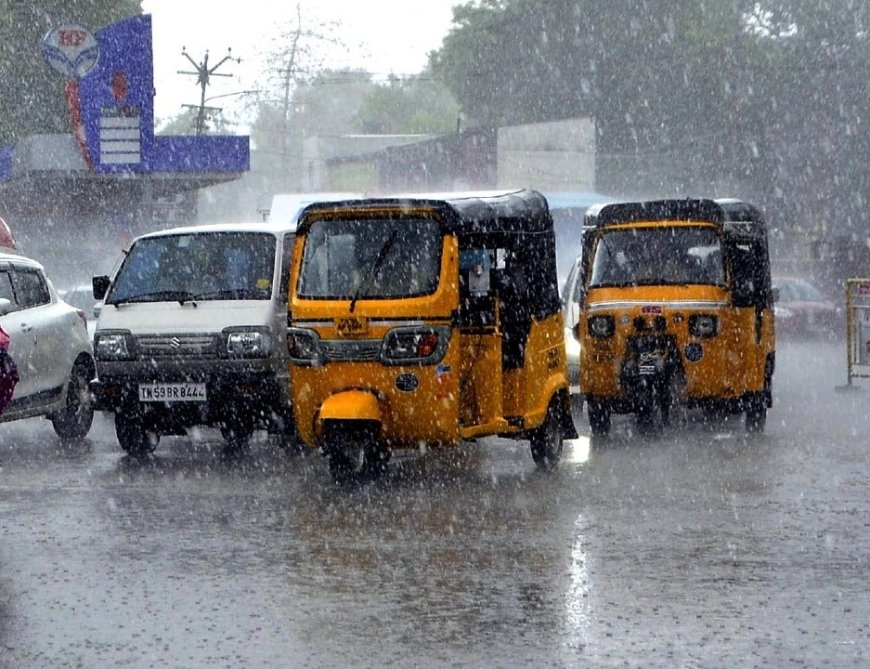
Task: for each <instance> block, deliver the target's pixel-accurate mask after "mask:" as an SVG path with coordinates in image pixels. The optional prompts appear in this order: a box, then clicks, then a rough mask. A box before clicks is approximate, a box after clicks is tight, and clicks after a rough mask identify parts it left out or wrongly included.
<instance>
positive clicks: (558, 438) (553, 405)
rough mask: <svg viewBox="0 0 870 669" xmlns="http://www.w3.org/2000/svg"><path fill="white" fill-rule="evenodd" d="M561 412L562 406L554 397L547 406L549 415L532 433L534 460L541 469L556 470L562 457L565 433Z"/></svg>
mask: <svg viewBox="0 0 870 669" xmlns="http://www.w3.org/2000/svg"><path fill="white" fill-rule="evenodd" d="M561 412H562V407H561V406H560V403H559V402H558V401H557V399H556V398H555V397H554V398H553V400H552V401H551V402H550V406H549V407H548V408H547V417H546V418H544V422H543V424H542V425H541V426H540V427H539V428H538V429H536V430H534V431H533V432H532V433H531V435H530V439H529V442H530V446H531V449H532V460H534V461H535V464H536V465H537V466H538V469H540V470H541V471H545V472H551V471H554V470H555V469H556V468H557V467H558V466H559V460H560V459H561V458H562V446H563V444H564V441H565V434H564V431H563V425H564V418H563V416H562V414H561Z"/></svg>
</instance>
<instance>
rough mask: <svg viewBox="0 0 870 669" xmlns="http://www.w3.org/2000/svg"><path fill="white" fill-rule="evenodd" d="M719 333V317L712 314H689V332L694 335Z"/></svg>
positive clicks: (705, 335) (704, 335)
mask: <svg viewBox="0 0 870 669" xmlns="http://www.w3.org/2000/svg"><path fill="white" fill-rule="evenodd" d="M718 333H719V319H718V318H716V316H713V315H712V314H693V315H692V316H689V334H691V335H693V336H695V337H713V336H715V335H716V334H718Z"/></svg>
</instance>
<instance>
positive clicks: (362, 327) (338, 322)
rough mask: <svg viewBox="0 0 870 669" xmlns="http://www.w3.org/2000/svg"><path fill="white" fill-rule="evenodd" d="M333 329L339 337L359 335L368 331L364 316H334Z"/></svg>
mask: <svg viewBox="0 0 870 669" xmlns="http://www.w3.org/2000/svg"><path fill="white" fill-rule="evenodd" d="M335 329H336V330H337V331H338V335H339V336H340V337H359V336H360V335H363V334H365V333H366V332H368V329H369V324H368V321H367V320H366V319H365V318H357V317H355V316H351V317H350V318H336V319H335Z"/></svg>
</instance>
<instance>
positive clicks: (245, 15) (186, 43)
mask: <svg viewBox="0 0 870 669" xmlns="http://www.w3.org/2000/svg"><path fill="white" fill-rule="evenodd" d="M458 2H460V0H371V1H369V2H362V1H360V0H300V1H299V7H300V8H301V12H302V25H303V27H307V26H311V27H312V28H316V27H317V26H320V25H326V26H332V25H334V26H335V27H334V28H330V34H331V35H333V36H334V37H335V38H337V41H339V42H340V43H341V44H342V46H341V47H335V48H333V49H332V50H331V52H330V53H328V54H327V61H326V65H327V66H328V67H332V68H341V67H354V68H362V69H365V70H368V71H369V72H372V73H373V74H374V75H375V77H376V78H378V79H384V78H386V77H387V76H388V75H389V74H396V75H402V74H417V73H419V72H420V71H421V70H422V69H423V67H424V66H425V65H426V61H427V55H428V53H429V52H430V51H432V50H434V49H437V48H439V47H440V46H441V40H442V39H443V38H444V36H445V35H446V34H447V32H448V31H449V29H450V24H451V19H452V16H453V14H452V11H451V8H452V6H453V5H454V4H457V3H458ZM296 6H297V5H296V3H295V2H276V1H275V0H244V1H243V2H240V3H237V4H235V5H234V8H233V10H231V11H227V10H224V9H222V8H223V7H226V5H224V4H223V3H215V2H214V0H210V1H207V0H143V1H142V10H143V12H144V13H146V14H150V15H151V22H152V30H153V45H154V85H155V89H156V91H157V95H156V97H155V99H154V106H155V112H154V113H155V118H156V122H157V123H156V124H157V126H158V127H159V126H160V125H161V121H165V120H166V119H169V118H172V117H174V116H176V115H177V114H179V113H180V112H181V111H182V105H183V104H198V103H199V98H200V89H199V86H198V85H197V83H196V76H195V75H184V74H179V73H178V72H179V70H184V71H193V65H192V64H191V63H190V61H189V60H187V59H186V58H185V57H184V56H183V55H182V48H184V49H186V50H187V52H188V53H189V54H190V56H191V58H193V60H194V61H195V62H196V63H201V62H202V60H203V56H204V55H205V53H206V51H208V53H209V60H208V63H209V67H212V66H213V65H214V64H216V63H218V62H219V61H220V60H221V59H222V58H223V57H224V56H226V55H228V51H227V49H228V48H229V49H231V50H232V51H231V52H230V53H231V55H232V57H233V58H241V62H240V63H237V62H236V61H235V60H232V61H226V62H225V63H223V64H222V65H221V66H220V67H219V68H217V69H216V70H215V72H216V73H224V74H231V75H232V76H231V77H218V76H214V77H212V78H211V83H210V85H209V88H208V89H207V92H206V95H207V96H208V97H215V99H214V100H212V101H210V103H211V104H214V105H215V106H222V107H224V110H225V112H224V113H225V114H230V115H233V116H238V114H240V113H242V112H241V111H240V109H241V106H242V102H243V101H244V100H245V98H246V97H247V96H242V95H235V93H237V92H238V91H246V90H256V89H257V88H258V87H259V86H260V85H261V84H260V82H259V79H261V78H262V71H263V69H264V65H265V58H266V54H267V52H268V51H269V49H270V48H274V45H275V43H276V42H275V40H276V39H277V38H278V36H279V35H280V33H281V31H282V30H281V29H282V27H284V26H286V29H290V28H292V27H295V25H296ZM216 96H221V97H216Z"/></svg>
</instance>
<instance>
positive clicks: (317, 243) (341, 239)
mask: <svg viewBox="0 0 870 669" xmlns="http://www.w3.org/2000/svg"><path fill="white" fill-rule="evenodd" d="M440 268H441V232H440V228H439V225H438V223H437V222H435V221H433V220H430V219H423V218H407V219H405V218H403V219H400V220H397V219H383V220H373V219H366V220H337V221H316V222H314V223H313V224H312V225H311V228H310V230H309V232H308V236H307V238H306V240H305V251H304V253H303V256H302V267H301V270H300V273H299V282H298V286H297V293H298V294H299V296H300V297H307V298H321V299H347V300H353V301H356V300H357V299H361V298H362V299H378V298H384V299H386V298H396V297H413V296H416V295H427V294H430V293H433V292H435V289H436V288H437V287H438V278H439V274H440Z"/></svg>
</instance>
